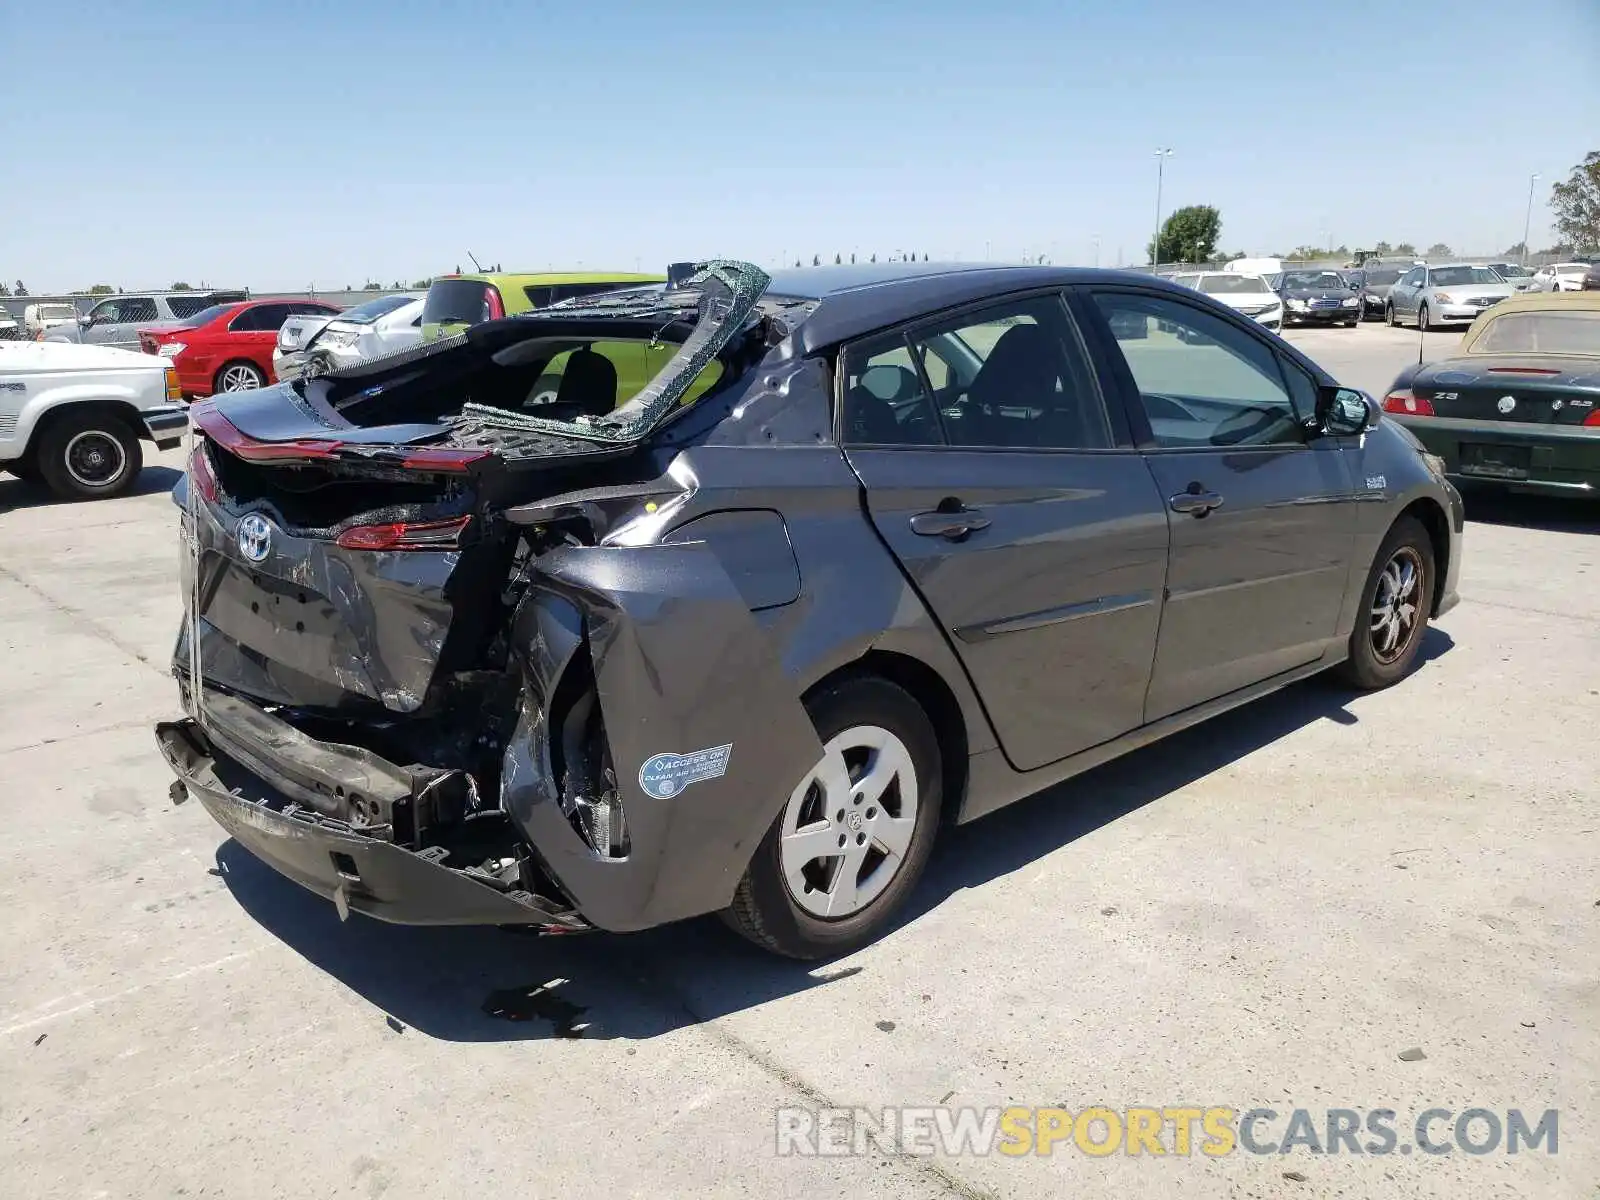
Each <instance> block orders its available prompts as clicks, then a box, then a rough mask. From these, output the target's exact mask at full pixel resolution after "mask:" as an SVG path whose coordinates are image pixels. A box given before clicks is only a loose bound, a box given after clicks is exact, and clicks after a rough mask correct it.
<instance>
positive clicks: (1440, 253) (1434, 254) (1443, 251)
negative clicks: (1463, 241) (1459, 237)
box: [1428, 242, 1455, 258]
mask: <svg viewBox="0 0 1600 1200" xmlns="http://www.w3.org/2000/svg"><path fill="white" fill-rule="evenodd" d="M1454 253H1455V251H1454V250H1452V249H1450V247H1449V246H1446V245H1445V244H1444V243H1443V242H1435V243H1434V244H1433V245H1431V246H1429V247H1428V257H1429V258H1449V257H1450V256H1451V255H1453V254H1454Z"/></svg>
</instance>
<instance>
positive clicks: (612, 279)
mask: <svg viewBox="0 0 1600 1200" xmlns="http://www.w3.org/2000/svg"><path fill="white" fill-rule="evenodd" d="M448 279H467V280H475V281H477V282H479V283H492V284H494V285H495V286H496V287H499V286H500V285H501V284H508V285H510V286H512V287H529V286H533V285H549V284H558V283H665V282H666V281H667V277H666V276H665V275H649V274H644V275H641V274H640V273H639V272H637V271H500V272H494V271H484V272H474V271H468V272H463V273H461V274H455V275H436V276H435V277H434V282H435V283H438V282H441V281H443V280H448Z"/></svg>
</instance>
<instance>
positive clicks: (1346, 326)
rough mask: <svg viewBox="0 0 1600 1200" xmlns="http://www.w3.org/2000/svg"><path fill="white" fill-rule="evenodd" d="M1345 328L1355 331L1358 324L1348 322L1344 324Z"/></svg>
mask: <svg viewBox="0 0 1600 1200" xmlns="http://www.w3.org/2000/svg"><path fill="white" fill-rule="evenodd" d="M1344 327H1345V328H1346V329H1354V328H1355V327H1356V323H1355V322H1354V321H1346V322H1345V323H1344Z"/></svg>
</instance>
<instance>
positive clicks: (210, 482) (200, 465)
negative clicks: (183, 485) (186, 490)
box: [189, 442, 218, 504]
mask: <svg viewBox="0 0 1600 1200" xmlns="http://www.w3.org/2000/svg"><path fill="white" fill-rule="evenodd" d="M189 486H190V487H192V488H194V490H195V491H197V492H199V493H200V498H201V499H202V500H205V501H206V502H207V503H208V504H215V503H216V502H217V490H218V489H217V475H216V472H215V471H213V470H212V469H211V455H210V454H208V453H207V452H206V444H205V443H204V442H196V443H195V446H194V449H193V450H192V451H191V452H190V454H189Z"/></svg>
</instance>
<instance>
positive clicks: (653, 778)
mask: <svg viewBox="0 0 1600 1200" xmlns="http://www.w3.org/2000/svg"><path fill="white" fill-rule="evenodd" d="M732 753H733V743H732V742H729V743H728V744H727V745H726V746H712V747H711V748H710V749H707V750H695V751H693V752H691V753H689V754H652V755H651V756H650V757H649V758H647V759H645V760H644V766H642V767H640V768H639V786H640V788H642V789H643V790H644V794H645V795H646V796H654V797H655V798H656V799H657V800H665V799H667V798H668V797H670V796H676V795H677V794H678V793H679V792H681V791H683V789H684V788H686V787H688V786H689V785H690V784H691V783H699V782H700V781H701V780H702V779H717V778H719V777H720V776H721V775H723V774H724V773H725V772H726V771H727V769H728V758H729V756H730V755H731V754H732Z"/></svg>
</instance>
